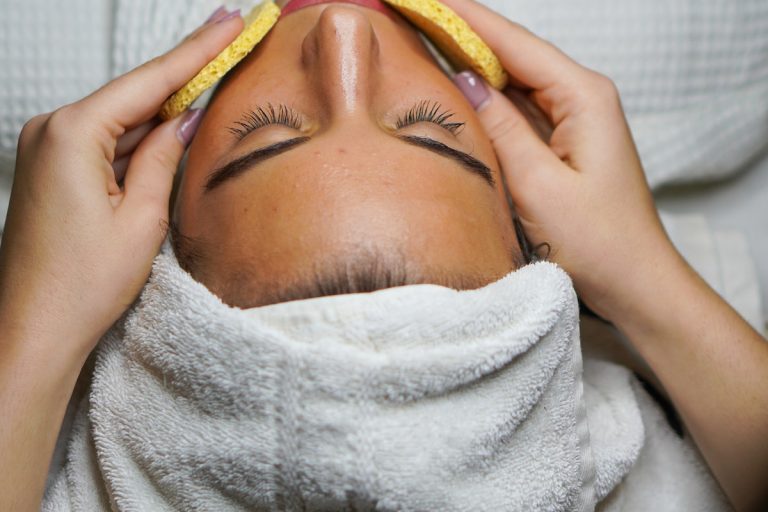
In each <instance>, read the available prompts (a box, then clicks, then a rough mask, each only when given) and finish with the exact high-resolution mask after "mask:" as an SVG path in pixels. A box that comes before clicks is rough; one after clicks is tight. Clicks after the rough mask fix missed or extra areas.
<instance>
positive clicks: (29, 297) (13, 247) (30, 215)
mask: <svg viewBox="0 0 768 512" xmlns="http://www.w3.org/2000/svg"><path fill="white" fill-rule="evenodd" d="M221 14H222V13H221V12H219V18H220V17H221ZM224 14H226V13H224ZM242 28H243V22H242V18H240V17H239V16H235V17H232V18H229V19H226V20H224V21H222V22H221V23H216V20H212V21H210V22H209V23H207V24H206V25H204V26H203V27H201V28H200V29H198V30H197V31H195V32H194V33H193V34H191V35H190V36H189V37H187V39H186V40H185V41H184V42H182V43H181V44H180V45H179V46H178V47H176V48H175V49H173V50H171V51H170V52H169V53H167V54H165V55H162V56H160V57H158V58H156V59H154V60H152V61H150V62H148V63H146V64H144V65H143V66H140V67H139V68H137V69H136V70H134V71H132V72H130V73H128V74H126V75H124V76H122V77H119V78H117V79H116V80H114V81H112V82H110V83H109V84H107V85H105V86H104V87H102V88H101V89H99V90H98V91H96V92H95V93H93V94H92V95H90V96H88V97H87V98H85V99H83V100H81V101H78V102H76V103H73V104H70V105H67V106H65V107H63V108H61V109H59V110H57V111H55V112H53V113H51V114H47V115H41V116H38V117H35V118H33V119H32V120H31V121H29V122H28V123H27V124H26V126H25V127H24V129H23V131H22V133H21V136H20V139H19V145H18V156H17V162H16V174H15V179H14V183H13V190H12V194H11V202H10V206H9V213H8V220H7V222H6V226H5V233H4V235H3V241H2V248H1V249H0V325H2V326H3V331H4V333H3V334H4V336H5V337H6V339H24V340H25V343H31V342H33V341H34V340H45V342H46V343H48V344H49V345H50V342H53V341H54V340H55V343H56V344H57V345H56V346H55V349H56V350H59V349H61V348H62V347H65V346H66V347H67V350H72V351H74V352H73V354H77V356H78V357H80V358H82V359H84V357H86V356H87V354H88V353H89V352H90V351H91V350H92V349H93V346H94V345H95V344H96V342H97V341H98V339H99V337H100V336H101V335H102V334H103V333H104V332H105V331H106V330H107V329H108V328H109V326H110V325H111V324H112V323H114V322H115V321H116V320H117V319H118V318H119V317H120V315H121V314H122V313H123V312H124V311H125V310H126V309H127V308H128V307H129V306H130V304H131V303H132V302H133V301H134V300H135V299H136V297H137V296H138V293H139V291H140V290H141V288H142V286H143V284H144V283H145V281H146V279H147V277H148V276H149V272H150V269H151V265H152V261H153V259H154V257H155V256H156V254H157V252H158V249H159V247H160V244H161V242H162V241H163V239H164V236H165V235H166V231H167V221H168V205H169V198H170V193H171V188H172V183H173V178H174V174H175V172H176V168H177V166H178V164H179V161H180V159H181V157H182V154H183V152H184V149H185V146H186V145H187V144H188V143H189V141H190V139H191V138H192V136H193V135H194V132H195V130H196V127H197V124H198V123H199V120H200V118H201V112H199V111H196V112H192V111H190V112H188V113H187V114H185V115H182V116H179V117H178V118H176V119H174V120H171V121H168V122H165V123H160V122H159V121H157V120H156V118H155V116H156V114H157V112H158V110H159V108H160V106H161V105H162V103H163V102H164V101H165V100H166V99H167V97H168V96H169V95H170V94H171V93H173V92H174V91H175V90H177V89H179V88H180V87H181V86H183V85H184V84H185V83H186V82H187V81H189V80H190V79H191V78H192V77H193V76H195V74H196V73H197V72H198V71H199V70H200V69H202V68H203V67H204V66H205V65H206V64H207V63H208V62H209V61H211V60H213V58H215V56H216V55H217V54H218V53H220V52H221V50H223V49H224V48H225V47H226V46H227V45H228V44H229V43H230V42H231V41H232V40H233V39H234V38H235V37H236V36H237V35H238V34H239V33H240V31H241V30H242ZM123 177H124V180H123ZM42 342H43V341H41V343H42ZM48 348H53V347H50V346H49V347H48ZM50 354H51V357H53V356H54V355H55V353H50ZM59 354H60V353H59Z"/></svg>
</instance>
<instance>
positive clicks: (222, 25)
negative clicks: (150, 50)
mask: <svg viewBox="0 0 768 512" xmlns="http://www.w3.org/2000/svg"><path fill="white" fill-rule="evenodd" d="M242 29H243V20H242V18H241V17H239V16H235V17H233V18H229V19H226V20H222V21H220V22H218V23H212V24H209V25H207V26H206V27H205V28H203V29H202V30H200V31H199V32H197V33H196V34H193V35H192V36H191V37H190V38H189V39H187V40H186V41H184V42H182V43H181V44H180V45H179V46H177V47H176V48H174V49H173V50H171V51H170V52H168V53H166V54H165V55H162V56H160V57H157V58H155V59H153V60H151V61H149V62H147V63H146V64H143V65H141V66H139V67H138V68H136V69H135V70H133V71H131V72H129V73H127V74H125V75H123V76H121V77H119V78H116V79H115V80H113V81H111V82H109V83H108V84H107V85H105V86H104V87H102V88H101V89H99V90H98V91H96V92H95V93H93V94H91V95H90V96H88V97H87V98H85V99H84V100H82V101H81V102H79V105H80V106H81V107H82V108H83V109H85V110H87V111H89V112H93V113H94V114H98V116H95V117H101V118H106V119H109V120H110V121H112V122H114V123H116V124H117V125H118V126H120V127H128V126H135V125H137V124H139V123H143V122H145V121H147V120H149V119H151V118H152V117H153V116H154V115H155V114H156V113H157V111H158V110H159V109H160V106H161V105H162V103H163V102H164V101H165V100H166V99H168V97H169V96H170V95H171V94H173V93H174V92H176V91H177V90H178V89H180V88H181V87H183V86H184V84H186V83H187V82H189V81H190V80H191V79H192V78H194V76H195V75H196V74H197V73H198V72H199V71H200V70H201V69H203V68H204V67H205V66H206V65H207V64H208V63H209V62H211V61H212V60H214V59H215V58H216V56H217V55H218V54H219V53H221V52H222V51H223V50H224V49H225V48H226V47H227V46H228V45H229V44H230V43H231V42H232V41H233V40H234V39H235V38H236V37H237V36H238V34H240V32H241V31H242Z"/></svg>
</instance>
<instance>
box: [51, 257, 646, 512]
mask: <svg viewBox="0 0 768 512" xmlns="http://www.w3.org/2000/svg"><path fill="white" fill-rule="evenodd" d="M581 373H582V361H581V351H580V346H579V330H578V307H577V301H576V295H575V292H574V290H573V287H572V285H571V281H570V279H569V278H568V276H567V275H566V274H565V273H564V272H563V271H562V270H561V269H559V268H558V267H557V266H555V265H554V264H550V263H539V264H535V265H530V266H527V267H524V268H522V269H520V270H518V271H516V272H513V273H511V274H509V275H508V276H506V277H505V278H503V279H501V280H499V281H497V282H495V283H492V284H490V285H488V286H486V287H484V288H481V289H478V290H470V291H461V292H460V291H455V290H452V289H449V288H444V287H441V286H436V285H415V286H407V287H401V288H393V289H388V290H382V291H379V292H375V293H371V294H358V295H343V296H336V297H324V298H317V299H311V300H304V301H297V302H289V303H283V304H276V305H272V306H267V307H262V308H254V309H250V310H240V309H236V308H230V307H228V306H226V305H224V304H223V303H222V302H221V301H220V300H219V299H218V298H217V297H216V296H214V295H213V294H211V293H210V292H209V291H208V290H207V289H206V288H205V287H204V286H203V285H201V284H200V283H198V282H196V281H194V280H193V279H192V278H191V277H190V276H189V274H187V273H186V272H184V271H183V270H182V269H181V268H180V267H179V266H178V263H177V261H176V259H175V257H174V256H173V254H172V251H171V249H170V247H169V246H168V244H166V245H165V246H164V248H163V251H162V252H161V254H160V255H159V256H158V257H157V259H156V261H155V264H154V268H153V272H152V276H151V278H150V281H149V283H148V284H147V286H146V287H145V290H144V292H143V294H142V296H141V297H140V299H139V300H138V301H137V303H136V304H135V306H134V307H133V308H132V309H131V310H130V312H129V313H127V314H126V315H125V316H124V317H123V319H122V320H121V321H120V322H118V324H116V325H115V326H114V327H113V329H112V330H111V331H110V332H109V333H108V334H107V335H106V336H105V337H104V339H103V340H102V341H101V342H100V344H99V346H98V348H97V356H96V362H95V369H94V372H93V380H92V383H91V391H90V395H89V396H87V397H86V398H85V400H84V401H83V403H82V404H81V405H80V407H79V409H78V411H77V413H76V418H75V420H74V427H73V430H72V432H71V435H70V439H69V444H68V450H67V455H66V459H67V460H66V464H65V466H64V468H63V470H62V471H61V472H60V473H59V475H58V476H57V478H56V479H55V480H54V482H53V485H52V486H51V487H50V488H49V491H48V493H47V496H46V503H45V506H44V510H106V509H110V508H111V509H113V510H173V509H175V510H273V509H279V510H304V509H306V510H374V509H375V510H446V511H449V510H592V509H593V508H594V505H595V502H596V500H597V499H600V498H601V497H602V496H603V495H605V494H606V492H608V491H610V488H611V487H612V486H614V485H615V484H616V483H618V481H619V480H620V479H621V478H622V476H623V475H624V474H625V473H626V472H627V471H628V470H629V468H630V467H631V465H632V461H633V459H634V458H635V457H636V456H637V453H638V443H639V442H640V440H639V439H641V438H638V435H637V432H640V433H641V432H642V421H641V419H640V418H639V416H638V415H636V414H635V419H634V422H635V426H634V429H633V428H632V426H631V423H632V422H631V421H629V422H628V424H627V425H626V427H627V428H624V429H614V430H613V431H611V432H608V433H607V434H603V433H600V432H595V434H594V435H595V436H597V438H602V439H604V440H607V439H610V442H611V443H612V446H611V449H610V450H607V451H606V453H607V452H610V455H609V456H606V457H602V456H601V457H599V458H594V457H593V451H592V447H591V443H590V432H589V427H590V425H588V424H587V418H586V414H587V410H586V407H587V406H588V405H590V402H591V401H585V400H584V397H583V385H582V380H581ZM626 389H627V391H628V392H629V395H628V396H629V398H630V399H631V391H629V388H628V387H626ZM597 400H598V402H600V401H601V399H599V398H598V399H597ZM630 405H631V402H630ZM629 411H630V415H629V416H628V417H629V418H632V414H633V413H632V411H631V407H630V409H629ZM598 429H599V427H598ZM625 432H634V434H632V435H630V436H629V437H628V436H626V435H624V433H625ZM640 436H641V434H640ZM609 466H610V467H609ZM595 482H597V484H598V486H597V487H595ZM596 491H597V494H596Z"/></svg>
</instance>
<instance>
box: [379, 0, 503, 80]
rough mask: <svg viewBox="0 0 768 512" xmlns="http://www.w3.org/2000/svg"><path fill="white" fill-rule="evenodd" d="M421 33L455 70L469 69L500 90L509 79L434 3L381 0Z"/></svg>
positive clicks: (470, 33) (460, 23)
mask: <svg viewBox="0 0 768 512" xmlns="http://www.w3.org/2000/svg"><path fill="white" fill-rule="evenodd" d="M384 2H386V3H388V4H389V5H391V6H392V7H394V8H395V9H396V10H397V11H398V12H399V13H400V14H402V15H403V16H405V18H406V19H408V20H409V21H410V22H411V23H413V24H414V25H416V27H417V28H418V29H419V30H421V31H422V32H424V35H426V36H427V37H428V38H429V39H430V41H432V42H433V43H434V44H435V46H437V48H438V49H440V50H441V51H442V52H443V53H444V54H445V56H446V57H447V58H448V60H449V61H450V62H451V64H453V65H454V66H456V67H457V68H459V69H468V68H469V69H472V70H473V71H475V72H476V73H477V74H478V75H480V76H482V77H483V78H484V79H485V80H486V81H487V82H488V83H489V84H490V85H491V86H492V87H494V88H496V89H503V88H504V87H505V86H506V85H507V82H508V81H509V77H508V76H507V73H506V71H504V68H503V67H502V65H501V62H499V59H498V58H497V57H496V55H494V53H493V51H491V49H490V48H489V47H488V45H487V44H485V42H484V41H483V40H482V39H480V36H478V35H477V33H475V31H474V30H472V28H471V27H470V26H469V25H468V24H467V22H466V21H464V20H463V19H462V18H460V17H459V15H458V14H456V13H455V12H454V11H453V10H452V9H451V8H449V7H448V6H446V5H443V4H442V3H441V2H439V1H438V0H384Z"/></svg>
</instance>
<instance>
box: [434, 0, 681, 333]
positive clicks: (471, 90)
mask: <svg viewBox="0 0 768 512" xmlns="http://www.w3.org/2000/svg"><path fill="white" fill-rule="evenodd" d="M443 1H444V2H445V3H446V4H447V5H448V6H449V7H451V8H453V9H454V10H455V11H457V13H458V14H459V15H460V16H461V17H462V18H464V19H465V20H467V22H468V23H469V24H470V25H471V26H472V27H473V28H474V29H475V30H476V31H477V32H478V34H479V35H480V36H481V37H482V38H483V39H484V40H485V41H486V42H487V43H488V45H489V46H490V47H491V48H492V49H493V50H494V52H495V53H496V55H497V56H498V57H499V59H500V60H501V62H502V64H503V66H504V68H505V69H506V70H507V71H508V72H509V74H510V77H511V80H512V85H511V86H510V87H508V88H507V90H506V91H505V92H504V93H501V92H498V91H496V90H488V88H486V87H485V85H484V83H483V82H479V83H477V82H476V81H475V80H474V79H473V78H472V77H470V76H467V75H466V74H461V75H457V78H456V79H455V81H456V83H457V85H459V87H460V88H461V89H462V90H463V91H464V92H465V94H466V95H467V97H468V98H469V99H470V101H472V102H473V103H475V107H476V108H477V109H478V115H479V117H480V120H481V122H482V124H483V125H484V128H485V130H486V132H487V134H488V136H489V137H490V138H491V139H492V142H493V145H494V148H495V151H496V154H497V156H498V158H499V162H500V165H501V168H502V172H503V174H504V177H505V180H506V182H507V186H508V189H509V192H510V194H511V196H512V199H513V201H514V203H515V205H516V208H517V212H518V214H519V216H520V218H521V220H522V222H523V226H524V228H525V229H526V233H527V234H528V236H529V238H530V239H531V241H532V242H533V243H534V244H542V243H548V244H549V245H550V246H551V253H550V259H551V260H552V261H555V262H556V263H558V264H559V265H561V266H562V267H563V268H564V269H565V270H566V271H568V273H569V274H570V275H571V276H572V277H573V280H574V284H575V286H576V289H577V290H578V292H579V294H580V296H581V298H582V300H584V302H585V303H586V304H587V305H588V306H590V308H592V309H593V310H594V311H595V312H596V313H598V314H599V315H601V316H603V317H604V318H607V319H608V320H612V321H615V319H616V318H615V317H616V316H617V315H619V314H620V312H619V310H620V308H621V302H622V301H627V300H632V298H631V296H632V294H633V293H634V290H636V289H638V288H642V287H647V286H652V283H648V282H643V279H644V276H643V269H646V268H649V266H654V265H667V264H668V263H670V262H676V263H675V264H677V262H679V260H680V258H679V255H678V254H677V252H676V251H675V249H674V248H673V246H672V244H671V242H670V241H669V239H668V237H667V235H666V233H665V232H664V229H663V227H662V225H661V222H660V220H659V217H658V214H657V211H656V208H655V206H654V202H653V198H652V195H651V193H650V190H649V187H648V184H647V181H646V179H645V175H644V172H643V169H642V167H641V164H640V159H639V157H638V154H637V151H636V149H635V145H634V142H633V140H632V136H631V134H630V131H629V128H628V126H627V122H626V120H625V117H624V113H623V111H622V106H621V102H620V99H619V94H618V92H617V90H616V87H615V86H614V84H613V83H612V82H611V81H610V80H609V79H608V78H606V77H605V76H602V75H600V74H598V73H596V72H594V71H591V70H589V69H586V68H584V67H582V66H580V65H579V64H577V63H576V62H574V61H573V60H571V59H570V58H569V57H567V56H566V55H564V54H563V53H562V52H561V51H560V50H558V49H557V48H555V47H554V46H552V45H551V44H549V43H547V42H546V41H543V40H542V39H539V38H538V37H536V36H535V35H533V34H532V33H530V32H529V31H527V30H526V29H524V28H523V27H521V26H519V25H517V24H514V23H512V22H510V21H509V20H507V19H506V18H503V17H502V16H499V15H498V14H496V13H494V12H493V11H491V10H490V9H488V8H486V7H484V6H482V5H480V4H479V3H477V2H474V1H472V0H443ZM484 89H485V90H487V94H488V96H487V97H486V96H485V93H484ZM478 103H482V104H478ZM526 104H528V105H531V104H533V105H536V106H537V107H538V109H540V112H543V115H544V116H545V121H548V123H549V125H550V126H549V129H547V127H546V126H545V125H546V122H545V123H541V122H535V121H536V120H535V119H534V120H533V121H534V122H528V121H527V120H526V117H529V116H526V115H523V112H525V105H526ZM516 105H517V106H516ZM539 121H541V120H540V119H539ZM542 135H543V136H542Z"/></svg>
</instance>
